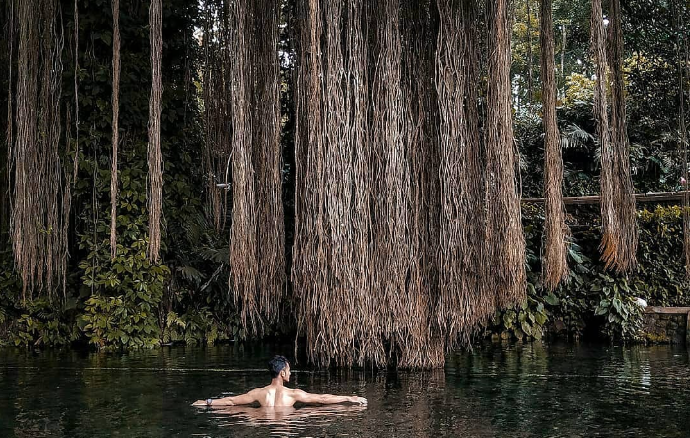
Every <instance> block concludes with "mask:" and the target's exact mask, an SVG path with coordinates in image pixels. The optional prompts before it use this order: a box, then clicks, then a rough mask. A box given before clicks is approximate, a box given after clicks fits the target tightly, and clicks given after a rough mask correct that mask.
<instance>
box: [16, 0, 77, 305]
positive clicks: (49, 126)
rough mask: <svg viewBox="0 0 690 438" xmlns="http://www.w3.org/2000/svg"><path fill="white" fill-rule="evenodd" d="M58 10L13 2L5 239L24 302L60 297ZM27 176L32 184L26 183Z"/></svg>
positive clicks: (63, 251) (63, 255)
mask: <svg viewBox="0 0 690 438" xmlns="http://www.w3.org/2000/svg"><path fill="white" fill-rule="evenodd" d="M58 16H59V11H58V3H57V2H56V1H49V2H42V3H41V5H40V7H39V5H38V4H37V3H36V2H34V1H31V0H27V1H22V2H19V5H18V9H17V17H16V18H17V23H18V31H19V33H18V35H19V46H18V48H19V50H18V55H19V56H18V59H17V93H16V101H17V109H16V113H15V114H16V119H15V126H16V127H17V129H16V137H14V138H13V147H12V149H11V151H12V152H11V159H10V166H9V167H10V169H13V170H14V178H13V182H14V187H13V202H12V217H11V238H12V245H13V252H14V258H15V265H16V267H17V270H18V271H19V272H20V275H21V278H22V282H23V288H24V289H23V291H24V297H25V298H26V295H27V292H29V294H30V295H32V294H33V292H34V291H36V290H37V291H47V292H48V293H49V294H51V295H52V294H54V292H55V291H56V290H58V289H60V286H62V290H63V291H64V281H65V276H66V264H67V236H66V233H67V227H66V226H64V225H65V223H66V221H67V218H66V217H65V214H64V210H63V203H64V202H65V196H64V193H65V192H64V186H65V184H64V173H63V169H62V164H61V161H60V150H59V141H60V131H61V130H60V95H61V91H62V90H61V84H62V62H61V61H62V48H63V40H62V30H61V29H60V28H59V27H58V24H57V23H58V22H57V17H58ZM29 175H30V176H31V177H29Z"/></svg>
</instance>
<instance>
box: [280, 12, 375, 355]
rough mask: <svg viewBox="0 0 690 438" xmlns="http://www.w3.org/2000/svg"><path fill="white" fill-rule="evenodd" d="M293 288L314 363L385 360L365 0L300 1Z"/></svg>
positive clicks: (300, 323)
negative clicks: (376, 274) (374, 248)
mask: <svg viewBox="0 0 690 438" xmlns="http://www.w3.org/2000/svg"><path fill="white" fill-rule="evenodd" d="M297 13H298V14H299V15H298V16H299V17H300V28H299V41H298V45H299V49H300V59H299V66H300V67H299V69H298V80H297V120H298V124H297V132H296V164H297V169H296V170H297V190H296V193H297V196H296V202H295V204H296V205H295V207H296V224H295V227H296V235H295V245H294V257H293V260H294V264H293V271H292V275H293V282H294V284H295V286H294V289H295V292H296V294H297V297H298V299H299V308H298V319H299V328H300V331H302V332H303V333H305V334H306V337H307V344H308V350H309V351H308V352H309V354H310V358H311V360H312V361H314V362H317V363H324V364H325V363H328V362H329V361H330V360H331V359H336V360H337V361H338V362H340V363H347V364H351V363H353V361H357V362H360V363H362V362H363V361H364V360H365V358H373V359H374V360H375V361H376V362H377V363H385V357H384V349H383V342H382V340H381V338H380V336H377V333H378V332H379V331H380V330H381V328H380V326H379V324H378V323H379V321H378V320H377V319H376V317H374V316H373V314H374V313H375V312H377V311H379V309H380V307H379V306H381V305H383V303H381V302H380V301H379V300H378V299H377V297H375V296H374V295H373V294H368V293H367V292H368V291H369V290H371V286H372V284H371V279H370V272H371V263H372V260H371V259H370V246H369V230H370V227H371V217H370V215H371V213H370V210H369V199H370V195H371V193H370V187H369V184H368V179H369V176H370V171H371V169H370V160H371V157H372V154H371V152H370V151H369V150H368V147H369V146H368V144H367V137H366V135H367V119H366V112H367V90H368V80H367V71H366V65H367V62H368V59H367V51H366V36H365V35H364V29H363V27H362V24H363V14H364V4H363V2H362V0H354V1H351V2H350V1H348V2H346V1H330V2H319V1H318V0H304V1H301V2H300V3H299V6H298V11H297Z"/></svg>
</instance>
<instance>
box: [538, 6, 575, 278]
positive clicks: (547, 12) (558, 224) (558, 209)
mask: <svg viewBox="0 0 690 438" xmlns="http://www.w3.org/2000/svg"><path fill="white" fill-rule="evenodd" d="M551 9H552V2H551V0H542V2H541V32H540V38H539V40H540V46H541V77H542V94H541V98H542V104H543V106H542V108H543V125H544V199H545V210H546V216H545V220H544V233H545V234H546V250H545V254H544V264H543V270H544V271H543V275H544V284H545V285H546V287H547V288H548V289H551V290H553V289H555V288H556V287H557V286H558V284H559V283H560V282H561V281H562V280H564V279H565V278H567V275H568V263H567V258H566V254H567V246H566V245H567V242H566V239H567V236H568V228H567V225H566V224H565V207H564V205H563V159H562V156H561V147H560V136H559V133H558V123H557V120H556V73H555V71H556V66H555V60H554V37H553V18H552V10H551Z"/></svg>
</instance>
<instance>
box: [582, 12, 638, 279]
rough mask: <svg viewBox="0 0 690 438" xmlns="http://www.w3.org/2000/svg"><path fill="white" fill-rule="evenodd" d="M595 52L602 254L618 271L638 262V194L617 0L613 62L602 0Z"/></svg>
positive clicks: (594, 29)
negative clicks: (631, 154)
mask: <svg viewBox="0 0 690 438" xmlns="http://www.w3.org/2000/svg"><path fill="white" fill-rule="evenodd" d="M591 29H592V42H591V44H592V52H593V54H594V60H595V64H596V76H597V79H596V84H595V87H594V117H595V119H596V121H597V134H598V136H599V143H600V147H601V226H602V234H603V237H602V241H601V245H600V248H601V252H602V260H603V261H604V263H605V265H606V267H607V268H613V269H615V270H616V271H619V272H625V271H629V270H631V269H632V268H633V267H634V266H635V265H636V253H637V229H636V223H635V197H634V188H633V184H632V178H631V174H630V158H629V149H630V147H629V143H628V136H627V130H626V126H625V96H624V88H623V87H624V83H623V67H622V56H623V35H622V30H621V11H620V2H619V0H612V1H611V47H610V49H611V50H610V53H611V57H610V60H608V61H610V62H608V61H607V53H606V33H605V29H604V23H603V14H602V9H601V0H592V17H591ZM609 84H610V89H611V117H610V120H609V117H608V113H607V102H606V100H607V96H606V91H607V85H609Z"/></svg>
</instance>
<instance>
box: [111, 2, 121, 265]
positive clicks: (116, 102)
mask: <svg viewBox="0 0 690 438" xmlns="http://www.w3.org/2000/svg"><path fill="white" fill-rule="evenodd" d="M112 9H113V95H112V105H113V123H112V126H113V134H112V135H113V137H112V143H113V157H112V167H111V170H110V256H111V257H112V258H115V256H116V255H117V180H118V178H117V146H118V142H119V135H120V133H119V131H118V129H119V128H118V124H119V114H120V0H112Z"/></svg>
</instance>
